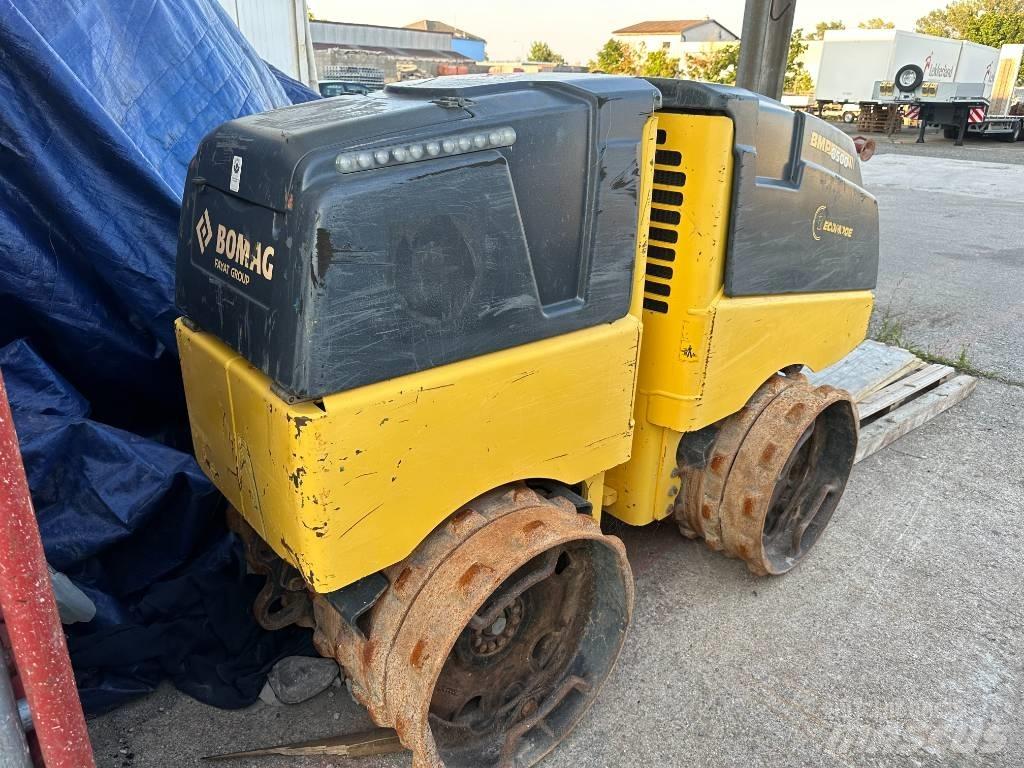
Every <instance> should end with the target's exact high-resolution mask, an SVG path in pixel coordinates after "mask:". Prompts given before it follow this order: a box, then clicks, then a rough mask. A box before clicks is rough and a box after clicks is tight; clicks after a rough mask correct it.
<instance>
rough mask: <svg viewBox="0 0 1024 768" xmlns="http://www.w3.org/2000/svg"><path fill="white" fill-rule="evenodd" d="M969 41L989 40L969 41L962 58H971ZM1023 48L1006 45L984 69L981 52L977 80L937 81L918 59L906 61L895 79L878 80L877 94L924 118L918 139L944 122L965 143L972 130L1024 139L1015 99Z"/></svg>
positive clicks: (947, 131) (948, 132)
mask: <svg viewBox="0 0 1024 768" xmlns="http://www.w3.org/2000/svg"><path fill="white" fill-rule="evenodd" d="M968 45H970V46H973V48H979V47H982V48H983V47H984V46H977V45H976V44H974V43H964V46H965V47H964V56H963V57H962V60H963V59H965V58H966V59H967V60H968V62H970V60H971V58H972V57H971V56H968V55H967V54H968V51H969V50H971V49H968V48H967V46H968ZM1022 53H1024V45H1004V46H1003V47H1002V50H1001V51H1000V52H999V57H998V60H997V62H996V65H995V66H994V67H993V66H992V65H991V64H990V65H988V66H987V67H986V69H985V71H984V72H982V71H980V63H978V61H977V59H978V58H979V57H978V56H977V55H975V57H974V58H975V60H976V61H975V64H974V67H973V69H972V68H970V67H969V69H970V75H969V76H972V77H977V78H979V79H978V80H976V81H971V80H962V81H958V82H952V83H939V82H932V81H928V80H927V79H926V75H925V73H924V71H923V70H922V69H921V68H920V67H918V66H917V65H916V64H906V65H904V66H902V67H901V68H900V69H899V70H898V71H897V72H896V76H895V78H894V79H893V80H890V81H880V82H878V83H876V84H875V94H876V99H877V100H879V101H883V102H888V103H891V104H897V105H900V106H901V107H902V108H903V109H904V110H905V114H906V116H907V117H909V118H911V119H916V120H918V134H917V143H922V142H924V135H925V129H926V128H927V126H929V125H936V126H939V127H940V128H942V132H943V135H944V136H945V137H946V138H947V139H956V144H957V146H960V145H962V144H963V141H964V136H965V135H966V134H967V133H974V134H978V135H981V136H993V137H996V138H999V139H1001V140H1002V141H1011V142H1012V141H1018V140H1019V139H1022V138H1024V116H1022V114H1021V110H1020V109H1019V105H1015V104H1012V103H1011V102H1012V99H1013V93H1014V85H1015V83H1016V81H1017V74H1018V72H1019V71H1020V62H1021V55H1022ZM986 56H987V54H986Z"/></svg>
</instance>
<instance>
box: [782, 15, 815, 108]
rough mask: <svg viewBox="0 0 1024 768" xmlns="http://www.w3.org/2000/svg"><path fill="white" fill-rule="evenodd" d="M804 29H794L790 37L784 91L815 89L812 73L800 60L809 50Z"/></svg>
mask: <svg viewBox="0 0 1024 768" xmlns="http://www.w3.org/2000/svg"><path fill="white" fill-rule="evenodd" d="M803 37H804V31H803V30H802V29H794V30H793V36H792V37H791V38H790V39H789V54H788V55H787V56H786V74H785V75H783V77H782V92H783V93H799V94H805V93H810V92H811V91H813V90H814V83H813V82H812V81H811V75H810V73H809V72H808V71H807V68H806V67H805V66H804V63H803V62H802V61H800V57H801V56H802V55H803V54H804V53H805V52H806V51H807V43H805V42H804V40H803Z"/></svg>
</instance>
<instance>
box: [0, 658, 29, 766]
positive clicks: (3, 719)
mask: <svg viewBox="0 0 1024 768" xmlns="http://www.w3.org/2000/svg"><path fill="white" fill-rule="evenodd" d="M0 768H32V757H31V755H29V752H28V741H27V740H26V739H25V731H23V730H22V727H21V715H20V714H19V712H18V702H17V701H16V700H15V698H14V688H13V687H12V686H11V676H10V675H9V674H8V672H7V658H6V654H4V652H3V649H2V648H0Z"/></svg>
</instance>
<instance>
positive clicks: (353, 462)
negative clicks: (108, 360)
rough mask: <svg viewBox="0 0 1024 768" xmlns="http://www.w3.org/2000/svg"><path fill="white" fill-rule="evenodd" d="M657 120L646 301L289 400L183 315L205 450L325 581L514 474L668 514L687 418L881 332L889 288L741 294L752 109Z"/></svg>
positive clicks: (356, 570)
mask: <svg viewBox="0 0 1024 768" xmlns="http://www.w3.org/2000/svg"><path fill="white" fill-rule="evenodd" d="M657 121H658V122H657V123H656V122H655V119H654V118H652V120H651V121H649V122H648V125H647V128H646V130H645V134H644V141H643V143H642V146H643V147H644V150H643V156H642V158H641V164H640V167H641V184H640V194H639V199H640V201H641V204H640V212H639V224H640V226H639V232H640V235H639V237H638V238H637V243H636V256H637V260H638V264H639V265H640V268H638V269H637V270H636V279H635V284H634V293H633V302H632V304H631V309H630V313H629V314H628V315H627V316H626V317H625V318H622V319H620V320H618V321H616V322H614V323H611V324H608V325H602V326H598V327H594V328H589V329H586V330H583V331H577V332H575V333H571V334H567V335H565V336H561V337H558V338H553V339H547V340H544V341H540V342H536V343H533V344H527V345H524V346H521V347H516V348H513V349H509V350H504V351H501V352H496V353H493V354H489V355H484V356H481V357H478V358H473V359H470V360H464V361H460V362H457V363H453V364H450V365H445V366H441V367H439V368H434V369H430V370H426V371H421V372H418V373H415V374H410V375H408V376H404V377H401V378H397V379H392V380H389V381H384V382H380V383H377V384H372V385H369V386H366V387H361V388H359V389H355V390H350V391H347V392H341V393H338V394H334V395H331V396H329V397H326V398H324V400H323V401H322V403H319V404H315V403H298V404H292V405H289V404H287V403H285V402H284V401H283V400H281V399H280V398H278V397H277V396H276V395H275V394H273V393H272V392H271V389H270V381H269V379H267V377H265V376H264V375H263V374H262V373H260V372H259V371H257V370H256V369H255V368H254V367H253V366H251V365H250V364H249V363H248V362H246V361H245V360H244V359H243V358H241V357H240V356H238V355H237V354H235V353H234V352H233V351H232V350H231V349H229V348H228V347H227V346H225V345H224V344H222V343H221V342H220V341H218V340H217V339H215V338H213V337H211V336H209V335H207V334H204V333H201V332H197V331H194V330H190V329H189V328H188V327H187V326H186V325H185V324H183V323H182V322H180V321H179V323H178V326H177V332H178V342H179V347H180V351H181V361H182V371H183V374H184V380H185V388H186V394H187V396H188V403H189V415H190V419H191V422H192V432H193V438H194V441H195V446H196V455H197V457H198V458H199V461H200V463H201V464H202V466H203V468H204V470H205V471H206V472H207V474H208V475H210V477H211V478H212V479H213V481H214V482H215V483H216V484H217V486H218V488H220V490H221V491H222V492H223V493H224V494H225V495H226V496H227V497H228V499H229V500H230V501H231V502H232V504H234V505H235V506H236V507H237V508H238V509H240V510H241V512H242V514H243V515H244V516H245V518H246V519H247V520H248V521H249V522H250V524H251V525H253V527H254V528H255V529H256V530H257V531H258V532H259V533H260V535H261V536H262V537H263V538H264V539H265V540H266V541H267V542H268V543H269V544H270V546H271V547H273V548H274V549H275V551H277V553H278V554H280V555H281V556H282V557H284V558H285V559H287V560H288V561H290V562H292V563H294V564H295V565H296V566H297V567H298V568H299V569H300V570H301V571H302V573H303V574H304V575H305V577H306V579H307V580H308V581H309V583H310V584H311V585H312V586H313V587H314V588H315V589H316V590H318V591H320V592H327V591H331V590H334V589H339V588H341V587H343V586H345V585H347V584H350V583H352V582H353V581H356V580H357V579H359V578H361V577H363V576H366V575H368V574H370V573H373V572H375V571H378V570H380V569H381V568H384V567H386V566H388V565H391V564H393V563H395V562H397V561H399V560H401V559H402V558H404V557H405V556H406V555H408V554H409V553H410V552H411V551H412V550H413V549H414V548H415V547H416V545H417V544H419V542H420V541H422V540H423V538H424V537H425V536H426V535H427V534H428V533H429V532H430V531H431V530H432V529H433V528H434V527H435V526H437V525H438V524H439V523H440V522H441V521H442V520H444V519H445V518H446V517H447V516H448V515H450V514H451V513H452V512H453V511H455V510H456V509H458V508H459V507H460V506H462V505H463V504H465V503H467V502H468V501H470V500H471V499H473V498H474V497H476V496H478V495H480V494H482V493H484V492H486V491H488V490H490V489H492V488H495V487H497V486H499V485H502V484H504V483H508V482H511V481H514V480H520V479H528V478H548V479H555V480H559V481H562V482H564V483H569V484H575V483H583V489H584V490H583V492H584V494H585V495H586V496H587V498H589V499H590V500H592V501H594V502H595V507H596V509H595V514H598V512H597V510H598V509H599V508H600V502H601V500H605V501H606V502H607V504H606V506H605V510H606V511H608V512H610V513H611V514H613V515H615V516H616V517H619V518H621V519H622V520H625V521H626V522H628V523H632V524H636V525H640V524H643V523H647V522H651V521H652V520H656V519H660V518H662V517H665V516H666V515H668V514H670V512H671V504H672V500H673V498H674V496H675V494H676V493H677V492H678V486H677V483H678V481H677V479H676V478H675V477H673V474H672V470H673V469H674V468H675V466H676V450H677V448H678V444H679V439H680V437H681V435H682V434H683V433H684V432H687V431H691V430H696V429H700V428H701V427H703V426H706V425H708V424H711V423H713V422H715V421H717V420H719V419H721V418H723V417H725V416H727V415H729V414H730V413H733V412H735V411H737V410H739V409H740V408H741V407H742V406H743V404H744V403H745V402H746V401H747V399H748V398H749V397H750V395H751V394H752V393H753V392H754V391H755V390H756V389H757V387H758V386H759V385H760V384H761V383H762V382H763V381H764V380H765V379H767V378H768V377H769V376H771V375H772V374H773V373H775V372H776V371H778V370H780V369H782V368H784V367H786V366H788V365H792V364H796V363H802V364H806V365H808V366H810V367H811V368H815V369H819V368H822V367H824V366H826V365H828V364H830V363H832V362H834V361H836V360H838V359H839V358H841V357H842V356H843V355H845V354H846V353H847V352H848V351H849V350H850V349H852V348H853V347H854V346H856V344H857V343H859V342H860V340H861V339H862V338H863V336H864V333H865V330H866V326H867V320H868V317H869V315H870V312H871V302H872V297H871V294H870V293H869V292H849V293H835V294H812V295H794V296H774V297H754V298H743V299H731V298H727V297H724V296H723V293H722V282H723V273H724V264H725V252H726V239H727V233H728V216H729V200H730V194H731V190H730V185H731V179H732V124H731V122H730V121H729V120H728V119H727V118H725V117H720V116H708V115H703V116H696V115H674V114H665V113H661V114H660V116H659V117H658V118H657ZM656 128H662V129H664V130H665V131H666V134H667V141H666V143H665V144H663V145H661V146H662V148H665V149H670V150H672V149H674V150H677V151H680V152H681V153H682V158H683V160H682V163H683V164H682V166H681V167H680V168H674V169H673V170H682V171H683V172H684V173H686V175H687V181H686V184H685V196H684V202H683V205H682V206H681V207H680V212H681V218H680V221H679V223H678V225H668V224H664V223H659V224H658V226H662V227H668V228H674V229H675V230H676V231H677V233H678V238H679V239H678V244H677V248H676V250H677V251H678V253H679V256H678V258H677V259H676V261H675V262H674V263H673V265H672V266H673V274H672V275H671V277H669V278H662V277H653V278H652V277H651V276H645V274H644V270H643V268H642V267H643V264H644V261H645V256H646V252H647V246H648V243H647V232H648V223H649V222H648V216H649V214H650V209H651V202H650V193H651V189H652V188H653V189H655V190H657V189H659V188H662V189H664V187H659V186H658V185H656V184H655V185H653V187H652V184H653V182H652V173H653V169H654V157H655V143H654V142H655V129H656ZM659 207H662V208H664V207H665V206H664V205H660V206H659ZM645 280H650V281H653V282H663V283H665V284H667V285H668V286H669V288H670V292H671V298H670V299H667V303H668V305H669V307H668V311H667V312H666V313H659V312H653V311H649V310H642V311H641V306H642V301H643V298H644V290H645ZM641 316H642V321H643V326H642V327H641ZM641 331H642V334H643V345H642V350H641V345H640V340H641ZM634 425H635V426H634Z"/></svg>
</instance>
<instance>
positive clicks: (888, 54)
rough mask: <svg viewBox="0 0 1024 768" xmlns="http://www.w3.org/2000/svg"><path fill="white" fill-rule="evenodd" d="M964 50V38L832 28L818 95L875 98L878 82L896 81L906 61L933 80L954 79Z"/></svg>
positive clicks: (822, 99)
mask: <svg viewBox="0 0 1024 768" xmlns="http://www.w3.org/2000/svg"><path fill="white" fill-rule="evenodd" d="M971 45H974V44H973V43H971ZM981 47H984V46H981ZM962 49H963V43H962V42H961V41H960V40H949V39H947V38H944V37H934V36H933V35H921V34H918V33H916V32H904V31H902V30H898V29H870V30H864V29H861V30H830V31H828V32H826V33H825V40H824V44H823V46H822V51H821V64H820V67H819V70H818V81H817V83H816V85H815V89H814V98H815V99H816V100H817V101H818V102H819V103H866V102H871V101H874V96H873V94H874V88H875V83H876V82H878V81H880V80H882V81H885V80H893V79H894V78H895V76H896V71H897V70H899V69H900V67H902V66H904V65H905V64H916V65H917V66H919V67H921V69H922V70H923V71H924V72H925V76H926V77H927V79H928V80H929V81H931V82H953V81H954V80H955V79H956V72H957V65H958V64H959V61H960V56H961V52H962ZM989 50H992V51H995V49H989Z"/></svg>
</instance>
